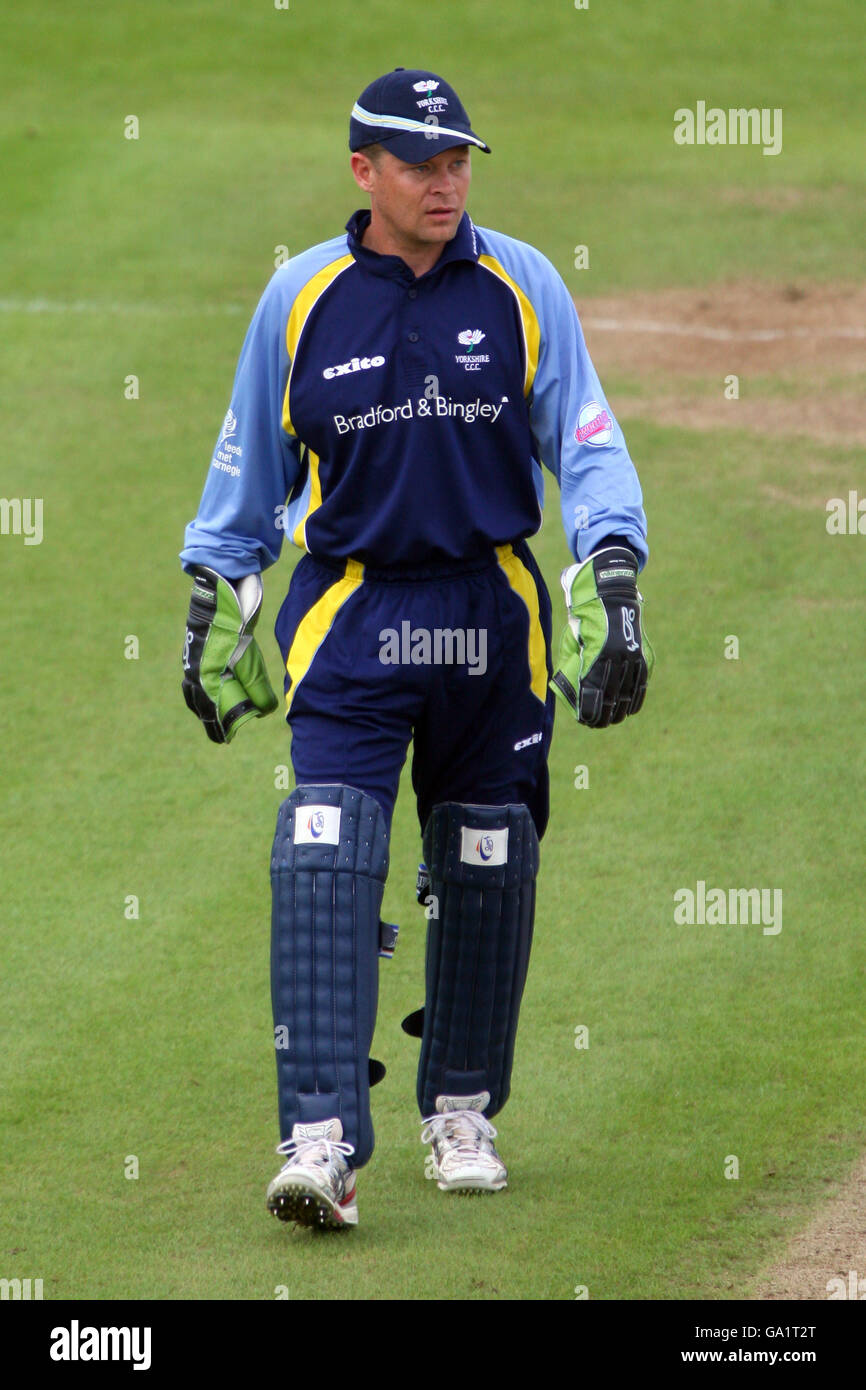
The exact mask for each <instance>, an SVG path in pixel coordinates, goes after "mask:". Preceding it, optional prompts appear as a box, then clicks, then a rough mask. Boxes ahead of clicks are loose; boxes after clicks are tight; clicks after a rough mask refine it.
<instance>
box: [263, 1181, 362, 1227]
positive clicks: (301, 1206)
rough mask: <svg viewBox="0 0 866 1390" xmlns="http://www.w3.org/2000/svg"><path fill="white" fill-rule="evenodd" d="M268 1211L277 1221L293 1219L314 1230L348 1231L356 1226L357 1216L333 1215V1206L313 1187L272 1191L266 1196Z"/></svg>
mask: <svg viewBox="0 0 866 1390" xmlns="http://www.w3.org/2000/svg"><path fill="white" fill-rule="evenodd" d="M268 1211H269V1212H271V1213H272V1215H274V1216H275V1217H276V1218H277V1220H278V1221H294V1222H295V1223H296V1224H297V1225H298V1226H308V1227H310V1228H311V1229H312V1230H314V1231H348V1230H349V1229H350V1228H351V1227H352V1226H357V1224H358V1216H357V1211H356V1212H355V1220H354V1221H353V1220H352V1219H351V1217H340V1216H335V1214H334V1212H335V1208H334V1207H332V1206H331V1204H330V1203H329V1202H327V1201H326V1200H325V1198H324V1197H323V1196H322V1194H321V1193H320V1192H317V1191H316V1190H315V1188H313V1187H301V1186H298V1187H289V1188H283V1189H282V1190H281V1191H279V1192H274V1193H273V1194H272V1195H271V1196H270V1197H269V1198H268Z"/></svg>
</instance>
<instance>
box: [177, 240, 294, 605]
mask: <svg viewBox="0 0 866 1390" xmlns="http://www.w3.org/2000/svg"><path fill="white" fill-rule="evenodd" d="M290 265H291V262H288V263H287V264H286V265H285V266H283V267H281V269H280V270H278V271H277V272H276V274H275V275H274V276H273V277H272V278H271V280H270V283H269V284H268V286H267V288H266V289H265V292H264V294H263V295H262V297H261V299H260V301H259V305H258V308H257V309H256V312H255V314H254V315H253V318H252V322H251V323H250V326H249V328H248V330H247V334H246V337H245V339H244V344H243V347H242V348H241V354H240V358H239V360H238V365H237V371H236V373H235V380H234V387H233V389H232V395H231V403H230V405H229V409H228V411H227V413H226V416H225V419H224V421H223V424H222V429H221V431H220V435H219V438H218V440H217V442H216V446H215V448H214V452H213V457H212V459H211V465H210V468H209V469H208V475H207V479H206V481H205V486H204V492H203V493H202V499H201V503H200V505H199V509H198V514H197V516H196V518H195V520H194V521H192V522H190V524H189V526H188V527H187V528H186V534H185V537H184V548H183V550H182V551H181V555H180V558H181V562H182V564H183V567H184V569H185V570H187V571H189V570H190V569H192V567H193V566H194V565H197V564H198V565H209V566H210V567H211V568H212V569H215V570H216V571H217V572H218V573H219V574H222V575H224V576H225V577H226V579H240V578H241V577H242V576H243V575H245V574H255V573H259V572H260V571H261V570H263V569H266V568H267V567H268V566H269V565H273V564H274V563H275V562H276V560H278V559H279V555H280V548H281V545H282V541H283V537H284V535H285V530H284V527H283V523H282V516H283V510H282V509H283V507H284V504H285V501H286V498H287V497H288V495H289V493H290V492H291V490H292V488H293V486H294V484H295V481H296V479H297V477H298V474H299V472H300V461H299V452H298V441H297V440H296V439H295V438H294V437H293V436H291V435H289V434H287V433H286V431H285V430H284V429H283V424H282V415H283V396H284V394H285V389H286V382H287V380H288V374H289V360H288V350H287V347H286V322H287V318H288V313H289V311H290V309H291V305H292V300H293V297H294V296H293V294H292V293H291V284H292V279H294V278H296V277H289V276H288V275H287V272H288V270H289V266H290Z"/></svg>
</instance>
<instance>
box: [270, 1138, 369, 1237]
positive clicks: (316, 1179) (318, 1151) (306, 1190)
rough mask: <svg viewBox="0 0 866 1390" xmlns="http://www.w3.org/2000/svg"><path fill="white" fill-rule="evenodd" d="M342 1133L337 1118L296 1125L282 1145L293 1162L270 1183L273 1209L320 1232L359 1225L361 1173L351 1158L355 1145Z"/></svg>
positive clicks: (281, 1151) (282, 1151)
mask: <svg viewBox="0 0 866 1390" xmlns="http://www.w3.org/2000/svg"><path fill="white" fill-rule="evenodd" d="M342 1138H343V1126H342V1124H341V1123H340V1121H339V1119H337V1118H336V1117H335V1118H334V1119H333V1120H322V1121H320V1122H319V1123H318V1124H308V1125H295V1127H294V1129H293V1130H292V1137H291V1139H286V1140H285V1142H284V1143H282V1144H279V1145H278V1146H277V1153H278V1154H283V1155H285V1158H286V1160H287V1161H286V1163H284V1165H283V1167H282V1169H281V1170H280V1172H279V1173H278V1174H277V1176H276V1177H275V1178H274V1180H273V1182H272V1183H271V1184H270V1186H269V1187H268V1211H271V1212H273V1214H274V1216H277V1217H279V1219H280V1221H296V1222H297V1223H298V1225H299V1226H313V1227H314V1228H316V1229H317V1230H320V1231H342V1230H345V1229H346V1228H347V1227H349V1226H357V1224H358V1204H357V1202H356V1200H355V1174H354V1172H353V1171H352V1169H351V1168H350V1167H349V1164H348V1163H347V1161H346V1160H347V1158H348V1156H349V1154H353V1153H354V1152H355V1150H354V1148H353V1146H352V1145H351V1144H342V1143H341V1142H340V1140H341V1139H342Z"/></svg>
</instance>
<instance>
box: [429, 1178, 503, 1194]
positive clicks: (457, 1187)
mask: <svg viewBox="0 0 866 1390" xmlns="http://www.w3.org/2000/svg"><path fill="white" fill-rule="evenodd" d="M436 1186H437V1187H438V1188H439V1191H440V1192H462V1193H463V1195H464V1196H466V1197H478V1196H480V1195H481V1194H482V1193H483V1192H501V1191H502V1190H503V1188H506V1187H507V1186H508V1183H507V1182H504V1181H503V1182H495V1183H490V1182H480V1181H479V1182H455V1183H448V1182H437V1183H436Z"/></svg>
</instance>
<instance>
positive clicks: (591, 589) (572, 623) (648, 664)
mask: <svg viewBox="0 0 866 1390" xmlns="http://www.w3.org/2000/svg"><path fill="white" fill-rule="evenodd" d="M560 582H561V584H562V588H563V591H564V593H565V602H566V605H567V607H568V626H567V627H566V628H565V630H564V632H563V634H562V639H561V641H560V644H559V663H558V665H557V668H556V670H555V672H554V674H553V678H552V680H551V684H552V686H553V689H554V693H555V694H556V695H557V697H558V698H559V699H560V700H562V701H563V703H564V704H567V705H568V707H569V709H570V710H571V711H572V713H573V714H575V715H576V716H577V719H578V722H579V723H581V724H588V725H589V726H590V727H592V728H595V729H602V728H605V727H606V726H607V725H608V724H618V723H619V722H620V720H622V719H625V717H626V715H627V714H637V712H638V710H639V709H640V707H641V705H642V704H643V701H644V696H645V694H646V687H647V681H648V680H649V677H650V676H651V674H652V669H653V666H654V665H655V653H654V652H653V649H652V647H651V646H650V643H649V640H648V638H647V635H646V633H645V632H643V630H642V628H643V624H642V621H641V607H642V605H643V597H642V596H641V594H640V593H638V587H637V560H636V558H635V556H634V554H633V553H632V551H630V550H628V549H626V548H625V547H624V546H619V545H615V546H607V547H606V548H605V549H604V550H599V551H596V553H595V554H594V555H590V557H589V559H587V560H584V561H583V563H582V564H576V565H570V566H569V567H568V569H566V570H563V572H562V576H561V580H560Z"/></svg>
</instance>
